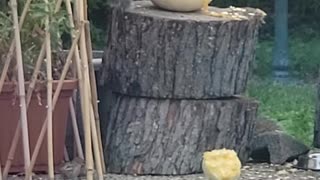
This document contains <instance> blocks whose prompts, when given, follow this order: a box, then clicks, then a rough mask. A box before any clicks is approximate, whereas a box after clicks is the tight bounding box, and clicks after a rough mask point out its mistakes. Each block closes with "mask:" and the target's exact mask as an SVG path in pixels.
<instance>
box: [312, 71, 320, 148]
mask: <svg viewBox="0 0 320 180" xmlns="http://www.w3.org/2000/svg"><path fill="white" fill-rule="evenodd" d="M313 145H314V147H316V148H320V77H319V78H318V84H317V105H316V118H315V123H314V137H313Z"/></svg>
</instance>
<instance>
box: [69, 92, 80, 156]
mask: <svg viewBox="0 0 320 180" xmlns="http://www.w3.org/2000/svg"><path fill="white" fill-rule="evenodd" d="M69 106H70V114H71V120H72V127H73V133H74V138H75V142H76V146H77V153H78V156H79V157H80V158H81V159H84V155H83V149H82V146H81V141H80V135H79V129H78V124H77V118H76V111H75V109H74V104H73V101H72V98H70V100H69Z"/></svg>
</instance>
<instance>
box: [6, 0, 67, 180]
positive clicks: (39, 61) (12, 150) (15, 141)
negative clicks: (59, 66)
mask: <svg viewBox="0 0 320 180" xmlns="http://www.w3.org/2000/svg"><path fill="white" fill-rule="evenodd" d="M30 3H31V0H27V2H26V4H25V6H24V9H23V12H22V16H21V18H20V19H21V20H20V28H21V27H22V25H23V22H24V19H25V16H26V13H27V10H28V9H29V6H30ZM61 3H62V0H58V1H57V3H56V7H55V12H58V11H59V10H60V7H61ZM13 43H14V41H13ZM14 47H15V44H11V46H10V50H11V49H12V52H13V50H14ZM45 47H46V43H45V42H44V43H43V44H42V47H41V50H40V54H39V56H38V59H37V62H36V66H35V69H34V72H33V75H32V78H31V82H30V84H29V88H28V91H27V109H28V106H29V104H30V101H31V97H32V93H33V90H34V87H35V84H36V80H37V77H38V74H39V72H40V68H41V64H42V61H43V59H44V55H45V50H46V48H45ZM10 50H9V53H8V56H7V60H6V62H7V61H8V59H9V60H11V59H12V52H11V51H10ZM10 52H11V53H10ZM10 54H11V55H10ZM8 57H10V58H8ZM9 64H10V63H9ZM4 72H5V71H4V70H3V71H2V73H4ZM5 74H6V73H5ZM1 82H4V80H3V81H1V80H0V93H1V89H2V87H3V86H2V85H3V83H1ZM20 126H21V123H20V121H19V122H18V125H17V128H16V130H15V134H14V138H13V140H12V144H11V146H10V150H9V154H8V159H7V162H6V165H5V169H4V171H3V176H4V179H6V178H7V176H8V172H9V169H10V167H11V164H12V161H13V159H14V155H15V151H16V148H17V144H18V141H19V138H20V131H19V129H20Z"/></svg>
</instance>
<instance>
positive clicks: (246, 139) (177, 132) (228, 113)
mask: <svg viewBox="0 0 320 180" xmlns="http://www.w3.org/2000/svg"><path fill="white" fill-rule="evenodd" d="M257 107H258V104H257V103H256V102H255V101H251V100H248V99H244V98H238V99H226V100H157V99H150V98H136V97H129V96H123V95H116V104H115V105H114V106H113V109H112V112H111V118H110V121H109V122H108V125H107V128H106V129H105V133H106V136H107V137H106V144H105V150H106V151H105V153H106V154H105V157H106V165H107V166H108V167H107V168H108V172H110V173H120V174H138V175H142V174H143V175H183V174H192V173H199V172H201V160H202V154H203V152H204V151H206V150H212V149H220V148H228V149H234V150H235V151H236V152H237V153H238V156H239V158H240V159H241V161H242V163H243V164H245V162H246V161H247V159H248V156H249V153H250V149H249V144H250V141H251V139H252V135H253V129H254V126H255V120H256V113H257Z"/></svg>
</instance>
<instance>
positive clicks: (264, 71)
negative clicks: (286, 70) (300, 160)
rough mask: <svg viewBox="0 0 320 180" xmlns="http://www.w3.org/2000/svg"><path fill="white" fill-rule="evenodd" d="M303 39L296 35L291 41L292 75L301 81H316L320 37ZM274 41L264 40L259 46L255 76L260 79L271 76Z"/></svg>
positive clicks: (319, 64) (319, 62)
mask: <svg viewBox="0 0 320 180" xmlns="http://www.w3.org/2000/svg"><path fill="white" fill-rule="evenodd" d="M304 37H305V38H301V36H298V35H294V36H292V37H291V39H290V40H289V51H290V52H289V59H290V64H289V66H290V71H291V74H292V75H294V76H295V77H297V78H299V79H305V80H314V79H316V78H317V77H318V71H319V67H320V61H319V59H318V58H319V56H320V36H313V38H306V35H304ZM272 51H273V41H271V40H262V41H260V42H259V43H258V46H257V56H256V60H255V68H254V74H255V75H257V76H259V77H267V76H270V75H271V70H272V69H271V68H272V67H271V65H272Z"/></svg>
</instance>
